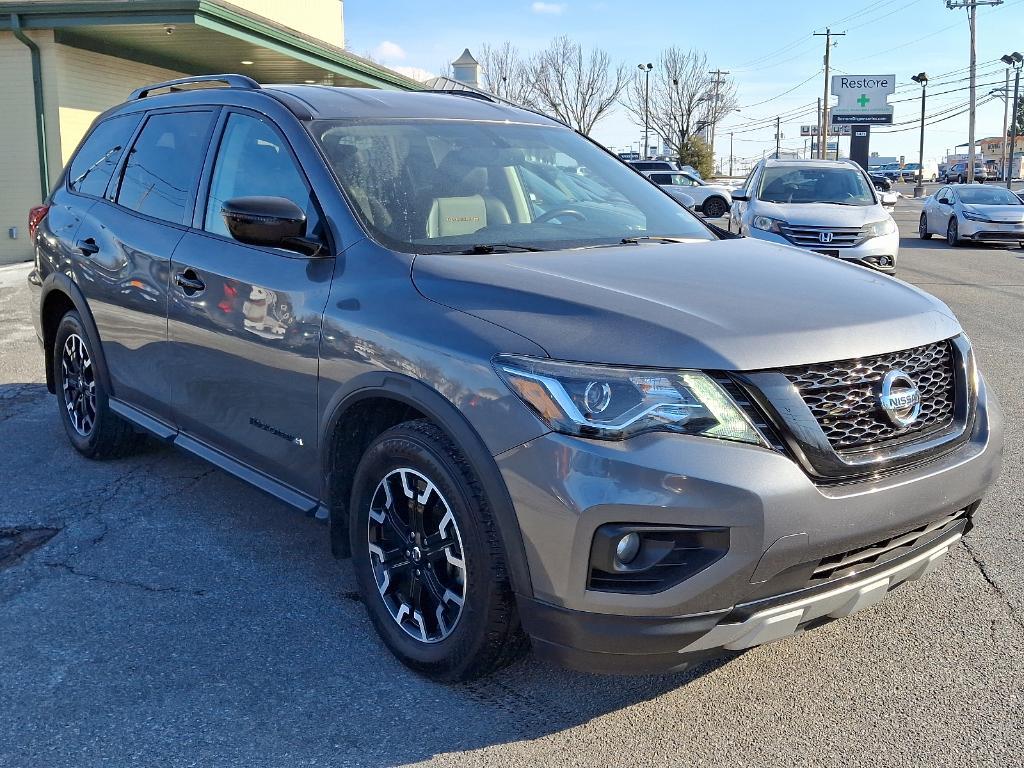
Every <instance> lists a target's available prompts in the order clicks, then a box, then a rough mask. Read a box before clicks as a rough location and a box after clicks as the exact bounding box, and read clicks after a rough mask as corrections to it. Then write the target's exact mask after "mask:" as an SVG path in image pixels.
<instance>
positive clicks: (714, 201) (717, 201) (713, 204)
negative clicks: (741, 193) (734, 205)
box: [703, 197, 729, 219]
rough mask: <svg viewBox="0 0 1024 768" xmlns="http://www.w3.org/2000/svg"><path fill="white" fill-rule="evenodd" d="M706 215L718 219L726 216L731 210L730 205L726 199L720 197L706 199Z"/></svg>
mask: <svg viewBox="0 0 1024 768" xmlns="http://www.w3.org/2000/svg"><path fill="white" fill-rule="evenodd" d="M703 208H704V215H705V216H707V217H708V218H709V219H717V218H720V217H722V216H725V214H726V212H728V210H729V206H728V205H726V204H725V200H723V199H722V198H720V197H712V198H710V199H708V200H705V201H704V206H703Z"/></svg>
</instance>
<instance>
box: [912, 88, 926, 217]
mask: <svg viewBox="0 0 1024 768" xmlns="http://www.w3.org/2000/svg"><path fill="white" fill-rule="evenodd" d="M910 79H911V80H913V81H914V82H915V83H918V84H920V86H921V144H920V147H919V150H918V160H917V186H916V187H914V197H924V103H925V99H926V98H927V95H928V75H926V74H925V73H924V72H921V73H919V74H916V75H914V76H913V77H911V78H910Z"/></svg>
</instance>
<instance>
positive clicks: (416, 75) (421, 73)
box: [392, 67, 437, 83]
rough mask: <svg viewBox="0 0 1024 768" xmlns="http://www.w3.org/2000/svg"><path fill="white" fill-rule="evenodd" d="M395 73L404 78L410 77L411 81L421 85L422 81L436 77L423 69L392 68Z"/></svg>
mask: <svg viewBox="0 0 1024 768" xmlns="http://www.w3.org/2000/svg"><path fill="white" fill-rule="evenodd" d="M392 69H393V70H395V72H398V73H399V74H401V75H405V76H406V77H411V78H412V79H413V80H415V81H417V82H420V83H422V82H423V81H424V80H430V79H431V78H433V77H437V75H436V74H434V73H433V72H431V71H430V70H429V69H424V68H423V67H392Z"/></svg>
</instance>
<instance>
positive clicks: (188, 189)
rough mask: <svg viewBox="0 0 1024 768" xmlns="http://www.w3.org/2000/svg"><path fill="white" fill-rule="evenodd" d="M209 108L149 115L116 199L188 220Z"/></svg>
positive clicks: (210, 115)
mask: <svg viewBox="0 0 1024 768" xmlns="http://www.w3.org/2000/svg"><path fill="white" fill-rule="evenodd" d="M212 122H213V113H212V112H191V111H190V112H160V113H157V114H155V115H151V116H150V118H149V119H148V120H147V121H146V124H145V125H144V126H143V127H142V132H141V133H139V137H138V138H137V139H136V140H135V145H134V146H133V147H132V148H131V151H130V152H129V154H128V159H127V161H126V162H125V165H124V171H123V172H122V175H121V188H120V190H119V191H118V194H117V203H118V204H119V205H123V206H124V207H125V208H130V209H131V210H133V211H138V212H139V213H144V214H146V215H148V216H154V217H156V218H158V219H163V220H164V221H169V222H171V223H173V224H184V223H186V222H187V221H190V220H191V218H192V216H191V210H192V195H193V191H194V189H195V183H196V179H198V178H199V174H200V171H201V170H202V166H203V158H204V157H205V155H206V145H207V142H208V141H209V134H210V127H211V125H212Z"/></svg>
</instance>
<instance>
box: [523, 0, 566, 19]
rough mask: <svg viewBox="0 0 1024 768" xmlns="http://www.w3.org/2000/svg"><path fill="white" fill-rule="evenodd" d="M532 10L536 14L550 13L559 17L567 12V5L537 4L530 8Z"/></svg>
mask: <svg viewBox="0 0 1024 768" xmlns="http://www.w3.org/2000/svg"><path fill="white" fill-rule="evenodd" d="M530 10H532V11H533V12H534V13H548V14H553V15H555V16H557V15H559V14H561V13H562V12H563V11H564V10H565V3H541V2H536V3H533V4H532V5H531V6H530Z"/></svg>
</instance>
